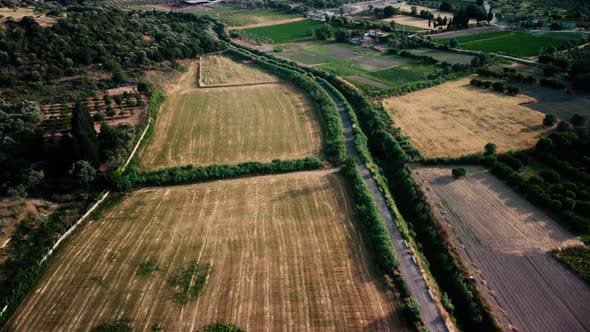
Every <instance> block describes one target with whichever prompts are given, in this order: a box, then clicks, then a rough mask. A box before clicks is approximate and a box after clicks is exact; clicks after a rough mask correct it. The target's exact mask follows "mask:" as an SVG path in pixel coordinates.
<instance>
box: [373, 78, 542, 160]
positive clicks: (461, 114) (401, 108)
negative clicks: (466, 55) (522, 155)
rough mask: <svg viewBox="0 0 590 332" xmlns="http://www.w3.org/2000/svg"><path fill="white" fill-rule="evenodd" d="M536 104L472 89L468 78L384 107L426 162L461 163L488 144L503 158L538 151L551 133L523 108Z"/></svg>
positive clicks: (395, 99)
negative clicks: (506, 154)
mask: <svg viewBox="0 0 590 332" xmlns="http://www.w3.org/2000/svg"><path fill="white" fill-rule="evenodd" d="M533 101H534V99H533V98H530V97H528V96H525V95H518V96H516V97H510V96H506V95H504V94H500V93H496V92H493V91H491V90H484V89H480V88H474V87H471V86H470V85H469V79H468V78H466V79H461V80H457V81H452V82H447V83H444V84H441V85H439V86H436V87H433V88H430V89H425V90H421V91H417V92H414V93H410V94H407V95H404V96H399V97H391V98H388V99H385V100H384V101H383V105H384V106H385V108H386V109H387V111H388V112H389V114H390V115H391V116H392V117H393V119H394V121H395V123H396V124H397V125H398V126H400V127H401V128H402V131H403V132H404V133H405V134H406V135H408V136H409V137H410V140H411V141H412V143H413V144H414V145H415V146H416V147H417V148H418V149H419V150H420V151H421V152H422V153H423V155H424V156H427V157H447V156H448V157H458V156H461V155H466V154H472V153H478V152H481V151H483V147H484V146H485V145H486V144H487V143H488V142H493V143H495V144H496V145H497V147H498V152H506V151H508V150H515V149H525V148H530V147H532V146H533V145H535V144H536V142H537V141H538V140H539V138H541V137H542V136H543V135H544V134H545V133H546V132H547V131H548V130H549V129H550V128H548V127H544V126H543V125H542V122H543V117H544V114H543V113H541V112H537V111H533V110H531V109H529V108H527V107H525V106H522V105H521V104H524V103H530V102H533Z"/></svg>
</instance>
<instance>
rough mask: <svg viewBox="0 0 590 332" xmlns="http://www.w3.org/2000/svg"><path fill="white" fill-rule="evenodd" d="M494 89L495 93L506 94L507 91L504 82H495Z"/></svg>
mask: <svg viewBox="0 0 590 332" xmlns="http://www.w3.org/2000/svg"><path fill="white" fill-rule="evenodd" d="M492 89H494V91H498V92H504V90H506V86H505V85H504V83H502V82H494V83H492Z"/></svg>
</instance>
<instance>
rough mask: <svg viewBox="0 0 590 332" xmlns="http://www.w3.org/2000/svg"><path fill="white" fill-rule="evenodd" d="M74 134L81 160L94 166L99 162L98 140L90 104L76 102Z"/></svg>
mask: <svg viewBox="0 0 590 332" xmlns="http://www.w3.org/2000/svg"><path fill="white" fill-rule="evenodd" d="M72 136H73V137H74V139H75V140H76V150H77V151H76V152H77V154H78V157H79V159H80V160H86V161H88V162H90V163H91V164H92V165H93V166H97V165H98V163H99V153H98V140H97V139H96V130H94V122H93V121H92V117H91V116H90V113H89V112H88V105H86V104H82V103H76V105H75V106H74V110H73V112H72Z"/></svg>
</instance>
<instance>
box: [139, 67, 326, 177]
mask: <svg viewBox="0 0 590 332" xmlns="http://www.w3.org/2000/svg"><path fill="white" fill-rule="evenodd" d="M195 67H196V66H195V65H194V64H193V65H192V66H191V68H192V69H190V70H189V71H188V72H187V73H186V74H185V76H184V77H183V78H181V79H180V81H179V83H178V86H179V87H178V89H177V90H175V91H174V92H172V93H170V94H169V96H168V98H167V99H166V101H165V102H164V105H163V106H162V108H161V111H160V113H161V114H160V115H159V118H158V122H157V125H156V132H155V134H154V136H153V137H152V139H151V140H150V143H149V144H148V145H147V146H146V147H145V148H144V149H143V151H142V153H141V164H142V166H143V167H146V168H148V169H157V168H162V167H172V166H180V165H188V164H193V165H208V164H220V163H239V162H245V161H271V160H273V159H290V158H300V157H305V156H310V155H318V154H319V152H320V147H321V132H320V128H319V124H318V122H317V121H316V120H317V119H316V118H315V115H314V112H313V109H312V105H311V104H310V103H309V100H308V99H307V97H306V96H305V95H304V94H303V93H301V92H300V91H299V90H297V89H296V88H295V87H293V86H291V85H289V84H286V83H274V84H262V85H251V86H237V87H225V88H201V89H199V88H196V69H195ZM230 83H231V81H230Z"/></svg>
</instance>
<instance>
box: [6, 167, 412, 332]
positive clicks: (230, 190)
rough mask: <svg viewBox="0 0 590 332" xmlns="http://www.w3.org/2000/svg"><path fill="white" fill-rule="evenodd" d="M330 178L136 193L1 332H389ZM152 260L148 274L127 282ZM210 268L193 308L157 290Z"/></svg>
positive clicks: (85, 231) (327, 174) (83, 240)
mask: <svg viewBox="0 0 590 332" xmlns="http://www.w3.org/2000/svg"><path fill="white" fill-rule="evenodd" d="M349 204H350V202H349V201H348V198H347V194H346V192H345V188H344V187H343V184H342V183H341V181H340V179H339V178H338V176H337V175H336V174H335V173H333V171H317V172H303V173H292V174H287V175H280V176H265V177H256V178H248V179H238V180H228V181H217V182H211V183H203V184H195V185H188V186H176V187H168V188H146V189H141V190H138V191H135V192H132V193H129V194H127V195H126V196H125V197H124V198H123V199H122V200H121V201H120V202H118V203H117V204H115V205H114V206H112V207H111V208H109V209H108V210H106V211H105V212H104V213H102V216H101V217H100V219H98V220H94V221H92V222H91V223H89V224H86V226H85V227H83V228H82V229H81V230H80V231H79V232H78V233H77V234H76V235H74V236H73V237H72V238H71V239H70V240H69V241H68V243H66V244H65V245H64V247H63V248H62V249H61V250H60V252H59V253H58V254H57V255H56V256H55V257H54V258H53V259H52V260H51V262H50V264H49V266H48V270H47V271H46V273H45V274H44V275H43V277H42V279H41V280H40V282H39V283H38V285H37V287H36V288H35V289H34V290H33V291H32V292H31V293H30V294H29V295H28V296H27V298H26V299H25V300H24V302H23V303H22V305H21V306H20V307H19V309H18V310H17V312H16V313H15V314H14V315H13V317H12V318H11V320H10V321H9V322H8V323H7V325H6V326H5V328H4V331H12V330H15V331H58V330H59V331H83V330H84V331H86V330H89V329H91V328H92V327H93V326H96V325H98V324H100V323H102V322H105V321H106V322H110V321H113V320H116V319H120V318H128V319H131V320H132V324H131V325H132V327H133V328H134V330H138V331H146V330H148V331H149V330H150V328H151V327H152V326H153V325H154V324H155V323H160V324H161V326H162V328H163V329H164V330H165V331H194V330H196V329H199V328H202V327H203V326H204V325H205V324H207V323H212V322H217V321H223V322H228V323H232V324H236V325H238V326H240V327H242V328H244V329H246V330H248V331H279V330H280V331H287V330H290V331H314V330H315V331H354V330H356V331H361V330H362V331H366V330H391V331H400V330H403V328H402V327H401V325H400V322H399V317H398V313H397V312H396V311H395V308H394V305H393V303H392V301H391V297H390V296H391V294H389V293H388V292H386V291H384V285H382V284H381V282H379V281H378V280H379V279H380V278H376V276H375V275H374V274H373V272H371V269H370V268H369V266H368V264H367V252H366V251H365V249H364V245H363V242H362V239H361V237H360V235H359V233H358V232H357V230H356V226H355V225H354V224H353V221H352V220H351V219H350V216H351V215H352V212H351V210H350V206H349ZM148 260H152V261H155V262H157V266H158V270H157V271H155V272H154V273H153V274H151V275H138V274H137V271H138V269H139V266H140V264H142V263H144V262H146V261H148ZM192 260H197V261H199V263H200V264H210V265H211V267H212V270H211V274H210V275H209V279H208V282H207V284H206V286H205V288H204V291H203V293H202V295H201V296H200V297H198V298H197V299H195V300H194V301H192V302H188V303H187V304H185V305H180V304H178V303H176V302H174V301H173V299H172V294H173V291H172V289H171V288H170V287H169V286H168V285H167V283H166V280H167V278H168V277H169V276H170V275H172V274H174V273H175V271H177V270H178V268H179V267H182V266H185V265H186V264H187V262H190V261H192Z"/></svg>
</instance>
